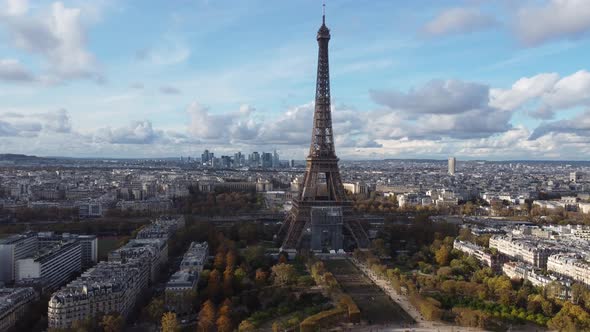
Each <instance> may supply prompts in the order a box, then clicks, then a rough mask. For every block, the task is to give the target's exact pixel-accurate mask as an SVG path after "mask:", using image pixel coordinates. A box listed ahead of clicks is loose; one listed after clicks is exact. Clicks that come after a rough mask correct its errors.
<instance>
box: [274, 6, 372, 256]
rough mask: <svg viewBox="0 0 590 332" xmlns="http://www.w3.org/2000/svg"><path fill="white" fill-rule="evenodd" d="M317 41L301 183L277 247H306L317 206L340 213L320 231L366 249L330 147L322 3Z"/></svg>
mask: <svg viewBox="0 0 590 332" xmlns="http://www.w3.org/2000/svg"><path fill="white" fill-rule="evenodd" d="M317 41H318V46H319V52H318V70H317V83H316V95H315V111H314V116H313V130H312V135H311V146H310V147H309V155H308V156H307V167H306V170H305V177H304V180H303V186H302V187H301V189H300V191H299V193H298V195H297V196H296V197H295V198H294V199H293V208H292V209H291V211H290V212H289V215H288V216H287V217H286V220H285V222H284V223H283V226H282V227H281V231H279V236H282V234H284V233H286V236H285V238H284V241H283V245H282V248H281V249H283V250H297V249H301V248H309V240H310V239H309V237H312V234H311V233H312V232H311V230H316V229H315V228H313V227H312V212H314V211H317V210H318V209H319V210H321V209H327V211H330V210H331V209H330V208H333V209H332V211H339V212H337V214H339V215H340V216H341V222H340V225H341V227H340V228H332V230H331V231H326V230H324V232H340V233H341V234H329V235H331V236H335V237H339V238H340V240H339V242H340V243H341V242H342V240H341V239H342V238H344V237H346V238H347V239H350V238H352V240H353V241H354V243H355V246H356V247H359V248H367V247H368V245H369V239H368V236H367V234H366V232H365V230H364V229H363V227H362V225H361V224H360V223H359V221H358V220H357V219H355V218H354V216H353V211H352V202H351V201H350V200H348V199H347V197H346V193H345V191H344V186H343V185H342V179H341V177H340V171H339V169H338V157H336V151H335V149H334V134H333V130H332V111H331V107H330V68H329V61H328V42H329V41H330V29H328V27H327V26H326V14H325V5H324V14H323V16H322V26H321V27H320V29H319V30H318V33H317ZM334 209H335V210H334ZM326 229H327V228H326ZM342 233H344V234H342ZM316 235H317V234H316ZM334 249H343V248H334Z"/></svg>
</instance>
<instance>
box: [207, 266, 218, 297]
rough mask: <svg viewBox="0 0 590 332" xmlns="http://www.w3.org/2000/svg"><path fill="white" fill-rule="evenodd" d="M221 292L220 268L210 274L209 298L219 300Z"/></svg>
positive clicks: (208, 284)
mask: <svg viewBox="0 0 590 332" xmlns="http://www.w3.org/2000/svg"><path fill="white" fill-rule="evenodd" d="M220 292H221V274H220V273H219V271H218V270H213V271H211V273H210V274H209V282H208V283H207V294H208V295H209V298H210V299H212V300H214V301H217V299H218V297H219V295H220Z"/></svg>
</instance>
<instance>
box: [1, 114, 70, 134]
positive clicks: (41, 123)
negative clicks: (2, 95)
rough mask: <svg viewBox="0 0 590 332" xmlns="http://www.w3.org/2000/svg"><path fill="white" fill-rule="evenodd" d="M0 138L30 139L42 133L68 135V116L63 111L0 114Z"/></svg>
mask: <svg viewBox="0 0 590 332" xmlns="http://www.w3.org/2000/svg"><path fill="white" fill-rule="evenodd" d="M0 119H1V120H0V136H4V137H6V136H15V137H18V136H24V137H32V136H37V135H39V134H40V133H41V132H42V131H44V132H47V133H69V132H70V131H71V129H72V125H71V121H70V115H69V113H68V111H66V110H65V109H60V110H57V111H49V112H43V113H32V114H27V113H23V112H4V113H0Z"/></svg>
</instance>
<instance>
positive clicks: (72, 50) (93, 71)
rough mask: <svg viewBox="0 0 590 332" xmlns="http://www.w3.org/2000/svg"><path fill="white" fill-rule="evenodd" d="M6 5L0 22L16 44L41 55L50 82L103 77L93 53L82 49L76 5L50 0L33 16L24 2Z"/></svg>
mask: <svg viewBox="0 0 590 332" xmlns="http://www.w3.org/2000/svg"><path fill="white" fill-rule="evenodd" d="M7 7H8V10H7V11H6V12H4V13H0V25H2V26H4V27H5V28H6V30H7V31H8V35H9V37H10V39H11V41H12V43H13V44H14V45H15V46H16V47H18V48H20V49H23V50H25V51H28V52H30V53H32V54H37V55H40V56H41V57H43V59H44V60H45V62H46V67H47V68H46V70H47V71H48V73H49V75H51V76H52V78H51V81H62V80H67V79H79V78H90V79H94V80H97V81H100V80H102V79H103V77H102V75H101V73H100V71H99V68H98V63H97V61H96V59H95V57H94V55H93V54H91V53H90V52H89V51H88V50H87V49H86V31H85V28H84V25H83V24H82V19H81V9H80V8H68V7H66V6H65V5H64V4H63V3H62V2H54V3H53V4H52V5H51V6H50V8H49V9H46V8H43V9H42V11H41V12H40V13H39V15H33V14H31V13H30V11H29V10H28V5H27V3H26V1H22V0H10V1H9V2H8V6H7Z"/></svg>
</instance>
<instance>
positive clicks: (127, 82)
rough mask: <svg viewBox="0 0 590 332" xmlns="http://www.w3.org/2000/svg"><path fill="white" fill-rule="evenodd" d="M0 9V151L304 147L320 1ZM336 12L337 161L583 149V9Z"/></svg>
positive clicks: (103, 153)
mask: <svg viewBox="0 0 590 332" xmlns="http://www.w3.org/2000/svg"><path fill="white" fill-rule="evenodd" d="M0 4H2V6H0V52H2V54H3V55H2V56H0V98H1V99H2V102H0V151H2V152H10V153H25V154H34V155H40V156H65V157H130V158H134V157H146V158H150V157H172V156H180V155H185V156H188V155H192V156H198V155H199V154H200V152H201V151H202V150H204V149H206V148H211V149H213V150H216V151H219V152H220V153H219V154H220V155H221V154H229V153H233V152H235V151H240V150H241V151H256V150H258V151H260V150H266V151H272V150H273V149H275V148H276V150H277V151H279V153H280V154H281V156H284V158H285V159H298V160H300V159H303V158H304V156H305V155H306V154H307V146H308V144H309V141H310V135H309V132H311V126H312V114H313V102H312V100H313V89H314V83H313V82H314V79H315V57H316V55H317V51H316V50H315V47H316V44H315V41H314V40H313V39H314V35H315V29H316V28H317V24H318V22H320V20H321V2H320V1H310V0H307V1H301V2H298V3H297V4H296V5H295V4H292V3H290V4H289V3H277V4H274V3H273V4H268V3H264V4H262V3H261V2H257V1H250V2H248V4H245V3H240V4H239V5H238V4H232V5H231V6H229V5H228V4H227V3H226V2H225V1H220V2H215V3H213V2H211V1H199V2H197V3H194V4H193V3H190V4H189V3H188V2H182V4H180V5H176V6H172V5H168V4H160V5H155V4H152V5H151V6H150V5H148V6H141V8H139V4H138V3H133V2H115V1H109V0H104V1H98V2H93V4H88V3H84V2H81V1H64V2H57V1H38V2H37V1H36V2H34V3H33V2H29V1H25V0H4V1H0ZM327 5H328V9H327V11H328V13H327V21H328V24H329V25H330V28H331V29H332V31H333V32H334V36H335V38H334V40H333V42H332V44H331V48H330V52H331V54H332V57H331V60H332V66H331V69H332V72H333V75H332V105H333V106H332V111H333V114H334V128H335V143H336V149H337V150H338V154H339V156H340V157H341V158H343V159H382V158H397V159H403V158H424V159H430V158H434V159H445V158H447V157H448V156H451V155H453V156H456V157H457V159H459V160H461V159H463V160H470V159H487V160H523V159H552V160H581V159H584V156H585V155H587V153H588V152H590V147H588V144H587V139H588V135H589V133H590V125H589V124H588V121H587V120H586V119H585V117H586V115H587V114H588V113H587V112H588V111H587V106H588V104H589V103H590V73H589V72H588V71H587V67H585V64H584V62H583V60H584V57H583V54H584V53H586V52H585V51H587V50H588V48H589V46H588V43H587V39H586V38H585V37H587V32H588V30H590V23H588V22H590V3H588V2H583V1H579V0H569V1H563V0H562V1H557V0H551V1H540V2H539V1H537V2H533V1H527V2H519V4H518V5H516V4H513V3H510V2H508V1H505V2H497V3H494V4H490V3H486V2H479V1H453V2H445V4H441V3H435V2H428V3H423V4H422V5H421V6H416V5H415V4H414V5H410V4H407V3H405V2H401V1H394V2H389V1H376V2H372V3H371V5H364V6H360V5H359V4H355V3H354V2H352V1H339V2H328V4H327ZM412 6H414V7H412ZM138 11H140V12H141V14H142V15H135V16H134V13H136V12H138ZM286 13H289V15H286ZM243 25H246V27H243ZM220 35H222V37H220ZM220 41H223V43H220ZM244 83H245V84H244Z"/></svg>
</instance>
